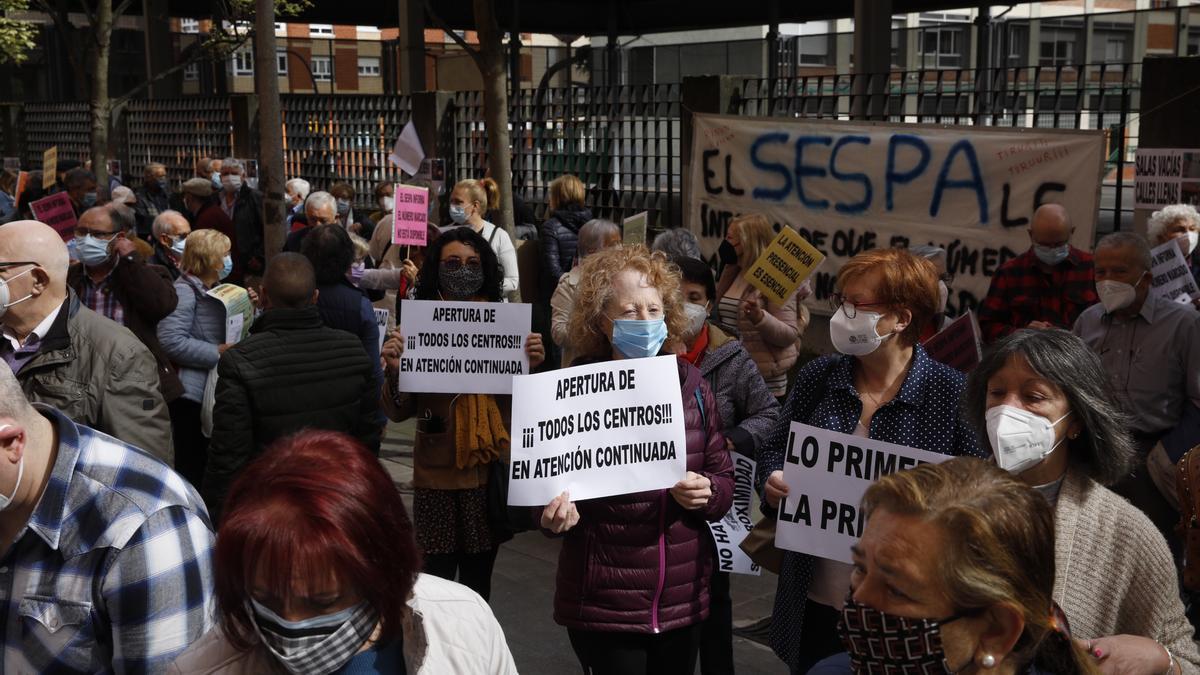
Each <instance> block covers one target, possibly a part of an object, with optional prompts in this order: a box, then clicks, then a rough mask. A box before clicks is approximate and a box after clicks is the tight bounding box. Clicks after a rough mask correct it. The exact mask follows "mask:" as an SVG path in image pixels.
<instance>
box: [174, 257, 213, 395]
mask: <svg viewBox="0 0 1200 675" xmlns="http://www.w3.org/2000/svg"><path fill="white" fill-rule="evenodd" d="M175 293H176V295H178V296H179V304H178V305H176V306H175V311H174V312H171V313H170V314H169V315H167V317H166V318H165V319H163V320H162V321H159V322H158V341H159V342H160V343H161V344H162V348H163V351H165V352H166V353H167V356H168V357H170V359H171V362H172V363H174V364H175V365H176V366H177V367H178V369H179V379H180V380H181V381H182V382H183V398H186V399H187V400H189V401H195V402H197V403H200V402H202V401H203V400H204V385H205V383H206V382H208V373H209V371H210V370H212V369H213V368H215V367H216V366H217V361H219V360H220V358H221V353H220V351H219V350H218V346H219V345H221V344H222V343H223V342H225V305H223V304H221V301H220V300H217V299H216V298H214V297H211V296H209V295H208V290H207V289H205V288H204V284H203V283H201V282H200V280H199V279H197V278H196V277H194V276H192V275H190V274H182V275H180V277H179V278H178V279H176V280H175Z"/></svg>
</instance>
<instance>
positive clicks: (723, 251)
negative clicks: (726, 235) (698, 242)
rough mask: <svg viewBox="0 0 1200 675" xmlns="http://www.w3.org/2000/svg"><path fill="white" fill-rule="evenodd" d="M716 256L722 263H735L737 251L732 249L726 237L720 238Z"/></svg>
mask: <svg viewBox="0 0 1200 675" xmlns="http://www.w3.org/2000/svg"><path fill="white" fill-rule="evenodd" d="M717 258H718V259H720V261H721V264H722V265H736V264H737V261H738V257H737V251H735V250H733V244H731V243H729V240H728V239H722V240H721V245H720V246H718V247H717Z"/></svg>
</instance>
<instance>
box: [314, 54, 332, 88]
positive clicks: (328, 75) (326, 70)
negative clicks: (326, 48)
mask: <svg viewBox="0 0 1200 675" xmlns="http://www.w3.org/2000/svg"><path fill="white" fill-rule="evenodd" d="M317 64H322V65H323V66H324V67H323V68H321V67H318V65H317ZM310 65H311V66H312V74H313V79H314V80H316V81H317V82H329V81H330V80H332V79H333V59H332V58H330V57H328V56H313V57H312V61H311V63H310Z"/></svg>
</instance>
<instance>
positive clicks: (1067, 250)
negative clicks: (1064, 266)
mask: <svg viewBox="0 0 1200 675" xmlns="http://www.w3.org/2000/svg"><path fill="white" fill-rule="evenodd" d="M1033 254H1034V255H1035V256H1037V259H1038V260H1040V261H1042V262H1043V263H1045V264H1047V265H1051V266H1054V265H1057V264H1059V263H1060V262H1062V261H1064V260H1066V259H1067V256H1069V255H1071V245H1070V244H1063V245H1062V246H1042V245H1040V244H1034V245H1033Z"/></svg>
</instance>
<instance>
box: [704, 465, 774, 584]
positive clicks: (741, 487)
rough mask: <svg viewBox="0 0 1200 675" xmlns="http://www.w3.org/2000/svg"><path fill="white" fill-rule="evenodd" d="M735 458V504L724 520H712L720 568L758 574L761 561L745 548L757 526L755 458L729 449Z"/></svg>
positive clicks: (733, 571) (711, 525)
mask: <svg viewBox="0 0 1200 675" xmlns="http://www.w3.org/2000/svg"><path fill="white" fill-rule="evenodd" d="M729 458H730V459H732V460H733V507H732V508H730V509H729V513H726V514H725V516H724V517H723V518H721V520H719V521H717V522H715V523H709V524H708V529H709V531H710V532H712V536H713V543H715V544H716V545H717V569H718V570H720V571H721V572H732V573H734V574H752V575H754V576H758V575H759V573H760V572H761V570H760V569H759V567H758V564H757V563H755V562H754V561H753V560H751V559H750V556H748V555H746V552H745V551H743V550H742V547H741V543H742V540H743V539H745V538H746V535H748V534H750V530H753V529H754V519H753V518H751V517H750V512H751V509H752V504H751V500H753V499H754V467H755V465H756V463H755V461H754V460H752V459H750V458H749V457H746V456H745V455H743V454H741V453H738V452H730V453H729Z"/></svg>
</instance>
